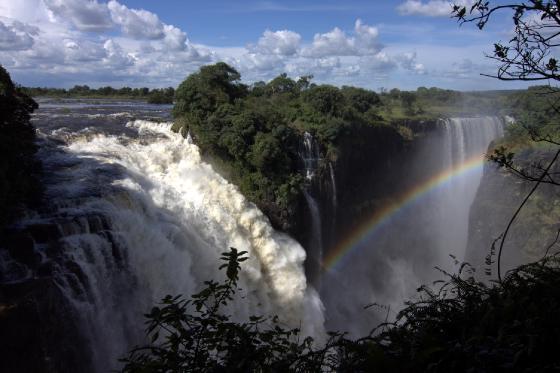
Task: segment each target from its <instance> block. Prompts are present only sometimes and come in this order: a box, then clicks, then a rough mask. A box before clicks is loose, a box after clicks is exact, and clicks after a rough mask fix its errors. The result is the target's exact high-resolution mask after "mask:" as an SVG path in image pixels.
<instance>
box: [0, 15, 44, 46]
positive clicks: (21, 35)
mask: <svg viewBox="0 0 560 373" xmlns="http://www.w3.org/2000/svg"><path fill="white" fill-rule="evenodd" d="M37 33H38V29H37V28H35V27H32V26H29V25H25V24H24V23H21V22H18V21H13V22H11V24H5V23H3V22H2V21H0V50H11V51H18V50H27V49H29V48H31V46H32V45H33V43H34V39H33V35H37Z"/></svg>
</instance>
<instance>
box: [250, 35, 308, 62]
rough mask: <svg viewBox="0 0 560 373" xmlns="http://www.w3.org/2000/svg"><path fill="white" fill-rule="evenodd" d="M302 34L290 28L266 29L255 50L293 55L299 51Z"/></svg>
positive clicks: (262, 52) (264, 52)
mask: <svg viewBox="0 0 560 373" xmlns="http://www.w3.org/2000/svg"><path fill="white" fill-rule="evenodd" d="M300 42H301V35H300V34H298V33H297V32H293V31H289V30H281V31H274V32H272V31H270V30H266V31H265V32H264V34H263V36H261V37H260V38H259V41H258V43H257V45H256V46H255V47H254V50H255V51H256V52H257V53H261V54H277V55H282V56H293V55H294V54H296V53H298V50H299V45H300Z"/></svg>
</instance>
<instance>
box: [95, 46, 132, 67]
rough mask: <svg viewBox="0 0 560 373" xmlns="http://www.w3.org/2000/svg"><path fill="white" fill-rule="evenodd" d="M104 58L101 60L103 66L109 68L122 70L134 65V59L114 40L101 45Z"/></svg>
mask: <svg viewBox="0 0 560 373" xmlns="http://www.w3.org/2000/svg"><path fill="white" fill-rule="evenodd" d="M103 48H104V49H105V52H106V56H105V58H103V60H102V61H103V64H104V65H108V66H110V67H111V68H115V69H123V68H125V67H128V66H132V65H133V64H134V57H133V56H132V55H130V54H128V53H126V52H125V51H124V50H123V48H122V47H121V46H120V45H119V43H117V42H115V41H114V40H111V39H109V40H107V41H106V42H105V43H104V44H103Z"/></svg>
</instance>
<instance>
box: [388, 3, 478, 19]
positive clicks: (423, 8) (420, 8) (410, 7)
mask: <svg viewBox="0 0 560 373" xmlns="http://www.w3.org/2000/svg"><path fill="white" fill-rule="evenodd" d="M473 2H474V1H473V0H452V1H448V0H429V1H428V2H423V1H422V0H407V1H406V2H404V3H402V4H401V5H399V6H398V7H397V11H398V12H399V13H400V14H402V15H407V16H408V15H420V16H427V17H450V16H451V11H452V9H453V5H454V4H456V5H463V6H469V5H472V4H473Z"/></svg>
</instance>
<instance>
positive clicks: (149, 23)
mask: <svg viewBox="0 0 560 373" xmlns="http://www.w3.org/2000/svg"><path fill="white" fill-rule="evenodd" d="M107 6H108V8H109V10H110V11H111V18H112V19H113V22H115V23H116V24H117V25H119V26H120V27H121V30H122V32H123V33H124V34H125V35H127V36H130V37H131V38H134V39H161V38H163V37H164V36H165V32H164V25H163V23H162V22H161V21H160V20H159V17H158V16H157V15H156V14H154V13H152V12H149V11H147V10H144V9H130V8H128V7H126V6H125V5H122V4H120V3H119V2H118V1H115V0H111V1H109V3H108V4H107Z"/></svg>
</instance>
